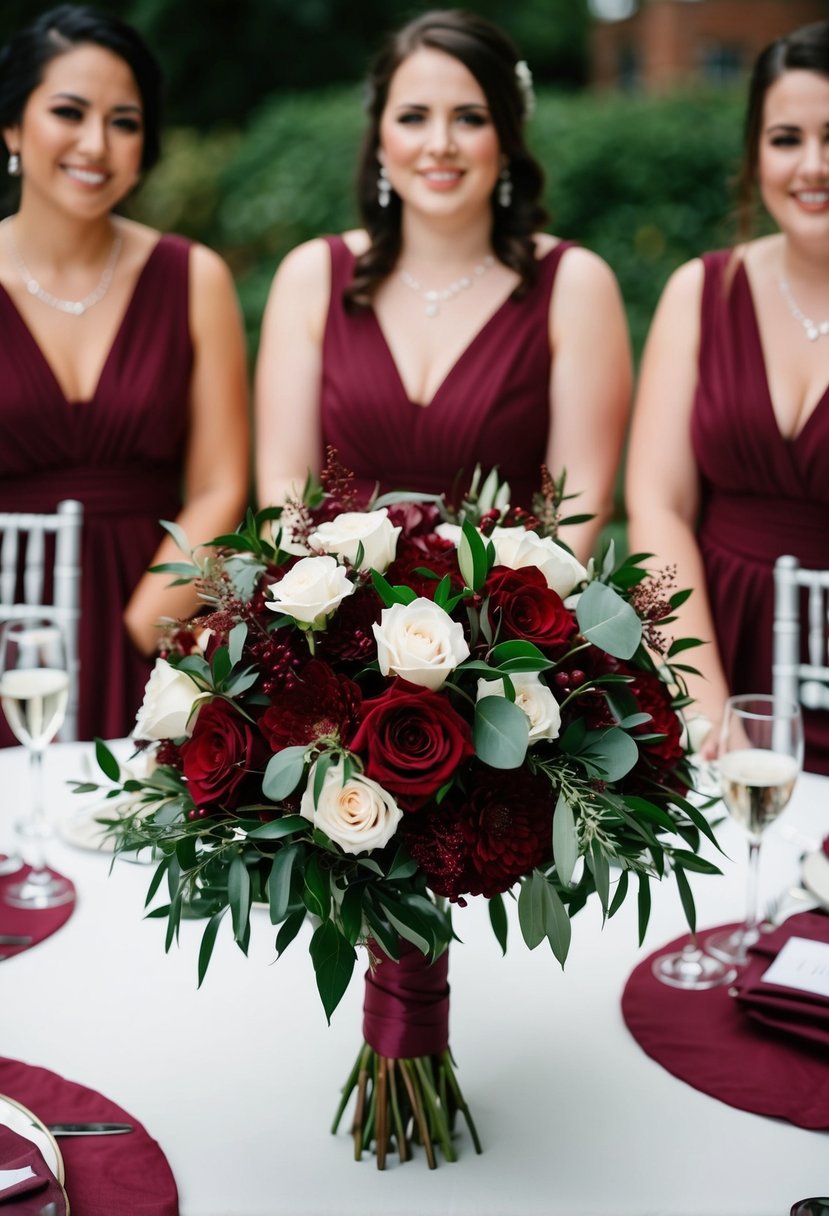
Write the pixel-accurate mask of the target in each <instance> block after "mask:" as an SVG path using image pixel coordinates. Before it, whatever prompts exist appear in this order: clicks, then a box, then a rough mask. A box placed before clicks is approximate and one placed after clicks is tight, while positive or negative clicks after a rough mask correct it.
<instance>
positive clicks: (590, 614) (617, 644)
mask: <svg viewBox="0 0 829 1216" xmlns="http://www.w3.org/2000/svg"><path fill="white" fill-rule="evenodd" d="M576 618H577V620H578V623H579V629H580V630H581V632H582V633H583V634H584V636H585V637H586V638H587V639H588V641H590V642H592V643H593V644H594V645H595V646H598V647H599V649H600V650H604V651H605V652H606V653H607V654H610V655H613V657H614V658H617V659H630V658H633V656H634V654H635V653H636V650H637V648H638V646H639V643H640V642H641V640H642V622H641V621H640V619H639V617H638V616H637V615H636V612H635V611H634V609H633V607H632V606H631V605H630V604H629V603H628V602H627V600H623V599H622V597H621V596H620V595H619V594H618V593H617V592H616V591H614V590H613V588H612V587H608V586H607V584H606V583H600V582H592V583H588V585H587V587H586V588H585V589H584V591H583V592H582V593H581V595H580V596H579V602H578V604H577V606H576Z"/></svg>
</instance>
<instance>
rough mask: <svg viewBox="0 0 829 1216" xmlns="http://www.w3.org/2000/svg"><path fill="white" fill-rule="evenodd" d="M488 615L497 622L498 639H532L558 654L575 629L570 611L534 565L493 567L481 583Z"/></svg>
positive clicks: (537, 644) (546, 649)
mask: <svg viewBox="0 0 829 1216" xmlns="http://www.w3.org/2000/svg"><path fill="white" fill-rule="evenodd" d="M484 595H487V596H489V615H490V618H491V619H492V621H493V624H496V625H497V624H498V622H499V621H500V631H499V634H498V637H499V639H500V640H501V641H506V640H507V639H509V638H515V639H518V640H519V641H522V642H533V643H534V644H535V645H536V646H538V648H539V649H540V650H543V651H545V652H548V653H553V654H561V653H562V652H563V651H564V650H565V649H566V647H567V645H568V643H569V642H570V639H571V638H572V637H573V636H574V634H575V633H576V632H577V628H578V627H577V625H576V621H575V619H574V616H573V613H572V612H571V611H570V610H569V608H565V607H564V601H563V600H562V598H561V596H560V595H559V594H558V592H556V591H553V590H552V589H551V588H550V587H548V586H547V580H546V579H545V578H544V575H543V574H542V573H541V571H540V570H538V569H536V567H535V566H525V567H523V568H522V569H521V570H509V569H508V568H507V567H506V566H494V567H493V568H492V570H491V571H490V573H489V577H488V578H487V580H486V584H485V586H484Z"/></svg>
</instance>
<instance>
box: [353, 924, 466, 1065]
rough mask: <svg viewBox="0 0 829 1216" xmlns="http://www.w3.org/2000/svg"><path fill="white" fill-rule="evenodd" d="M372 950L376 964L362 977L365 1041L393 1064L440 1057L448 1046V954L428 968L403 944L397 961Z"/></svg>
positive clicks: (418, 954)
mask: <svg viewBox="0 0 829 1216" xmlns="http://www.w3.org/2000/svg"><path fill="white" fill-rule="evenodd" d="M373 946H374V943H370V947H373ZM375 949H376V957H377V959H378V962H377V964H376V966H375V967H374V969H373V970H371V969H369V970H368V971H367V972H366V996H365V1003H364V1005H363V1038H364V1039H365V1041H366V1042H367V1043H368V1045H369V1047H371V1048H373V1049H374V1051H376V1052H377V1054H378V1055H381V1056H386V1057H387V1058H388V1059H392V1060H410V1059H414V1058H416V1057H417V1056H436V1055H440V1053H441V1052H443V1051H445V1050H446V1048H447V1047H448V1046H449V983H448V975H449V951H448V950H444V952H443V954H442V955H441V956H440V958H439V959H438V960H437V961H436V962H434V963H430V962H429V960H428V958H426V956H425V955H424V954H421V952H420V951H419V950H418V949H417V947H416V946H413V945H411V944H410V943H409V942H406V941H401V943H400V961H399V962H394V960H393V959H390V958H388V957H387V956H386V955H385V954H383V952H382V951H381V950H380V948H379V947H375ZM373 952H374V951H373Z"/></svg>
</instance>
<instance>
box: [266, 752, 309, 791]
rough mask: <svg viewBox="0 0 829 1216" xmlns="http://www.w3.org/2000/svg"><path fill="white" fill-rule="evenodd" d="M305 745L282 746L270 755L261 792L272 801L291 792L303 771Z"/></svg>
mask: <svg viewBox="0 0 829 1216" xmlns="http://www.w3.org/2000/svg"><path fill="white" fill-rule="evenodd" d="M305 752H306V748H305V747H284V748H283V749H282V751H281V752H277V753H276V755H275V756H271V758H270V760H269V761H268V764H267V767H266V768H265V775H264V777H263V778H262V793H263V794H264V795H265V797H266V798H269V799H270V800H271V801H272V802H281V801H282V800H283V798H287V797H288V795H289V794H292V793H293V792H294V790H295V789H296V787H297V786H298V785H299V783H300V781H301V780H302V774H303V772H304V771H305Z"/></svg>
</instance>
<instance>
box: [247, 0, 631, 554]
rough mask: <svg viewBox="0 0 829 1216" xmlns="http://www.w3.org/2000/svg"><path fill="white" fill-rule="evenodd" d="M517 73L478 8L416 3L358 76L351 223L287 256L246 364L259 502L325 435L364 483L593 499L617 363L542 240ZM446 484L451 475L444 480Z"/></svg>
mask: <svg viewBox="0 0 829 1216" xmlns="http://www.w3.org/2000/svg"><path fill="white" fill-rule="evenodd" d="M531 105H532V84H531V80H530V76H529V71H528V68H527V65H526V64H525V63H523V62H522V61H520V60H519V58H518V54H517V52H516V50H515V48H514V47H513V45H512V43H511V42H510V41H509V40H508V39H507V38H506V37H505V36H504V35H503V34H502V33H501V32H500V31H499V30H497V29H496V28H494V27H493V26H492V25H490V24H489V23H488V22H486V21H484V20H483V19H482V18H480V17H477V16H474V15H472V14H469V13H464V12H460V11H457V10H447V11H436V12H429V13H425V14H423V15H422V16H420V17H418V18H417V19H416V20H414V21H412V22H411V23H410V24H409V25H407V26H405V27H404V28H403V29H402V30H400V31H399V32H397V33H396V34H394V35H393V36H392V37H391V38H390V39H389V40H388V42H387V43H386V45H385V47H384V48H383V50H382V51H381V53H380V55H379V57H378V59H377V61H376V63H375V65H374V68H373V70H372V73H371V77H370V80H369V97H368V116H369V125H368V130H367V133H366V137H365V143H364V146H363V152H362V156H361V159H360V165H359V172H358V195H359V204H360V210H361V213H362V218H363V222H364V228H363V229H361V230H358V231H352V232H347V233H345V234H344V235H343V236H337V237H327V238H325V239H324V240H316V241H311V242H309V243H308V244H306V245H302V246H300V247H299V248H298V249H295V250H294V251H293V252H292V253H290V254H289V255H288V257H286V258H285V260H284V261H283V262H282V264H281V266H280V268H279V271H278V273H277V275H276V278H275V281H274V285H273V288H272V291H271V296H270V300H269V302H268V307H267V310H266V315H265V320H264V325H263V333H262V343H261V349H260V358H259V366H258V370H257V410H258V426H259V430H258V443H257V449H258V484H259V491H258V492H259V499H260V501H261V502H262V503H271V502H278V501H281V500H282V499H283V498H284V496H285V495H286V494H287V493H291V492H296V491H298V490H301V487H302V485H303V483H304V481H305V477H306V474H307V472H308V470H309V469H310V470H312V471H315V472H316V471H318V470H319V466H320V463H321V454H322V452H323V450H324V448H325V447H326V446H327V445H332V446H333V447H334V448H336V450H337V453H338V457H339V460H340V461H341V462H342V464H344V465H345V466H346V467H348V468H349V469H351V470H352V471H353V472H354V473H355V475H356V478H357V479H358V483H359V484H360V485H361V486H362V488H363V489H364V490H365V492H366V494H368V493H370V491H371V490H372V489H373V488H374V486H375V484H376V483H379V484H380V487H381V489H391V488H396V489H408V490H415V491H422V492H435V493H440V492H446V493H448V494H450V495H453V496H454V495H455V494H457V493H458V492H459V491H460V490H462V489H463V488H464V486H465V485H466V484H468V482H469V479H470V476H471V474H472V472H473V469H474V467H475V465H476V463H478V464H480V465H481V466H482V467H483V468H484V470H486V469H489V468H491V467H493V466H496V465H497V466H498V468H499V471H500V474H501V477H502V478H504V479H505V480H507V481H508V482H509V483H510V486H511V490H512V501H513V503H514V504H515V505H522V506H525V507H529V506H530V500H531V495H532V492H533V490H534V489H535V488H536V487H537V486H538V484H539V481H540V468H541V465H542V464H546V465H547V466H548V468H549V469H550V471H551V472H552V473H553V474H554V475H557V474H558V473H559V472H561V471H562V470H563V469H566V472H567V485H568V487H569V489H570V490H571V491H574V492H575V491H579V492H580V498H579V510H580V511H581V510H583V511H585V512H589V513H593V515H594V517H595V518H594V519H593V520H592V521H591V522H590V523H587V524H581V525H574V526H573V527H572V528H571V529H570V530H569V531H568V535H567V537H566V539H567V540H568V542H569V543H570V544H571V545H572V547H573V548H574V549H575V550H576V551H577V552H578V553H579V555H580V556H582V557H583V558H584V557H586V556H587V555H588V554H589V552H590V551H591V549H592V546H593V542H594V540H595V538H596V534H597V532H598V530H599V528H600V527H601V525H602V523H603V522H604V521H605V520H606V519H607V517H608V515H609V513H610V510H611V506H612V490H613V480H614V475H615V473H616V469H617V465H618V459H619V452H620V448H621V444H622V437H623V432H624V428H625V423H626V418H627V411H628V403H629V394H630V383H631V371H630V355H629V347H628V339H627V331H626V327H625V321H624V314H623V310H622V305H621V301H620V297H619V293H618V289H617V286H616V282H615V279H614V278H613V275H612V274H611V273H610V271H609V270H608V268H607V266H606V265H605V264H604V263H603V262H602V261H601V260H600V259H599V258H598V257H596V256H595V255H594V254H592V253H589V252H588V251H586V250H584V249H580V248H576V247H574V246H573V245H572V244H570V243H569V242H564V241H559V240H558V239H557V238H555V237H552V236H548V235H546V234H543V233H540V232H539V228H540V226H541V225H542V224H543V223H544V220H545V213H544V210H543V208H542V206H541V203H540V197H541V191H542V186H543V175H542V172H541V169H540V167H539V165H538V164H537V163H536V161H535V160H534V159H533V157H532V155H531V154H530V152H529V151H528V149H527V146H526V143H525V139H524V124H525V121H526V119H527V117H528V115H529V111H530V108H531ZM459 475H460V480H459V484H456V481H457V479H458V477H459Z"/></svg>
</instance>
